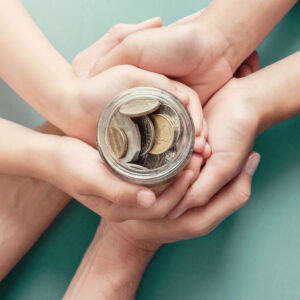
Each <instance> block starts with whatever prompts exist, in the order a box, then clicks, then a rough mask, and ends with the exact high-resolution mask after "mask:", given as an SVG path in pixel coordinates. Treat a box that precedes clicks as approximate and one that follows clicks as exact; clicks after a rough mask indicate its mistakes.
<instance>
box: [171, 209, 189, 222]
mask: <svg viewBox="0 0 300 300" xmlns="http://www.w3.org/2000/svg"><path fill="white" fill-rule="evenodd" d="M186 211H187V208H185V207H183V208H182V209H180V210H178V211H177V212H176V213H174V214H171V215H170V216H169V219H171V220H174V219H177V218H178V217H180V216H181V215H183V214H184V213H185V212H186Z"/></svg>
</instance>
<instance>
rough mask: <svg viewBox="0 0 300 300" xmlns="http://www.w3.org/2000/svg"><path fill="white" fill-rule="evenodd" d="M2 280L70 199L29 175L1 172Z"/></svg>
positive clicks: (0, 246) (0, 268) (0, 231)
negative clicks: (3, 173)
mask: <svg viewBox="0 0 300 300" xmlns="http://www.w3.org/2000/svg"><path fill="white" fill-rule="evenodd" d="M0 190H1V195H0V281H1V280H2V279H3V278H4V277H5V276H6V275H7V273H8V272H9V271H10V270H11V269H12V268H13V267H14V266H15V265H16V263H17V262H18V261H19V260H20V259H21V258H22V257H23V256H24V255H25V253H26V252H27V251H28V250H29V249H30V248H31V246H32V245H33V244H34V243H35V242H36V240H37V239H38V238H39V237H40V235H41V234H42V233H43V232H44V231H45V230H46V229H47V228H48V226H49V225H50V224H51V223H52V221H53V220H54V219H55V217H56V216H57V215H58V214H59V213H60V211H61V210H62V209H63V208H64V206H65V205H66V204H67V203H68V202H69V200H70V197H69V196H68V195H66V194H65V193H63V192H61V191H59V190H58V189H56V188H54V187H53V186H52V185H50V184H48V183H46V182H43V181H39V180H36V179H32V178H29V177H19V176H9V175H0Z"/></svg>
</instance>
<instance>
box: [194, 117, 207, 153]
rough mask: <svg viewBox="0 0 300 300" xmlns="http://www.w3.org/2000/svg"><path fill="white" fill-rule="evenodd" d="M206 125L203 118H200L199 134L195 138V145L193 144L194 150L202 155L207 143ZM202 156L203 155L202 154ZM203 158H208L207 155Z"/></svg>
mask: <svg viewBox="0 0 300 300" xmlns="http://www.w3.org/2000/svg"><path fill="white" fill-rule="evenodd" d="M207 133H208V131H207V125H206V122H205V120H202V130H201V134H200V137H196V140H195V145H194V151H195V152H198V153H201V154H202V155H203V152H205V150H207V149H205V146H206V144H207ZM203 157H204V156H203ZM204 158H208V156H206V157H204Z"/></svg>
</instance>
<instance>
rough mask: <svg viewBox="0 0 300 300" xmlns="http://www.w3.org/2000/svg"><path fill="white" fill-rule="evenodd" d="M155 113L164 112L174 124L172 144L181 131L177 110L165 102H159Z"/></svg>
mask: <svg viewBox="0 0 300 300" xmlns="http://www.w3.org/2000/svg"><path fill="white" fill-rule="evenodd" d="M156 113H158V114H164V115H167V116H169V117H170V118H171V120H172V122H173V124H174V126H175V138H174V142H173V145H174V144H175V143H176V142H177V141H178V139H179V137H180V135H181V133H182V125H181V120H180V118H179V116H178V114H177V112H176V111H175V110H174V109H173V108H171V107H170V106H168V105H166V104H161V105H160V107H159V109H158V110H157V112H156Z"/></svg>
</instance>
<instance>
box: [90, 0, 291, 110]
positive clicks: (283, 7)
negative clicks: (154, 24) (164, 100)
mask: <svg viewBox="0 0 300 300" xmlns="http://www.w3.org/2000/svg"><path fill="white" fill-rule="evenodd" d="M295 3H296V0H287V1H285V0H275V1H261V0H228V1H227V0H226V1H225V0H214V1H212V2H211V4H210V5H209V6H208V7H207V8H206V9H204V11H202V12H199V13H196V14H194V15H192V16H189V17H186V18H184V19H182V20H179V21H177V22H176V23H175V24H172V25H170V26H167V27H163V28H154V29H148V30H144V31H142V32H137V33H133V34H131V35H129V36H128V37H127V38H125V39H124V41H123V42H122V43H120V44H119V45H118V46H116V47H115V48H114V49H112V51H110V52H109V53H108V54H106V55H105V56H104V57H101V58H99V59H98V61H97V63H96V64H95V65H94V67H93V69H92V71H91V73H90V74H91V75H93V74H97V73H98V72H101V71H103V70H104V69H107V68H110V67H112V66H114V65H118V64H132V65H134V66H138V67H139V68H143V69H145V70H149V71H152V72H157V73H161V74H164V75H168V76H171V77H174V78H177V79H178V80H180V81H182V82H183V83H185V84H187V85H189V86H190V87H192V88H193V89H194V90H195V91H196V92H197V93H198V94H199V97H200V100H201V102H202V103H203V104H204V103H206V102H207V101H208V99H209V98H210V97H211V96H212V95H213V94H214V93H215V92H216V91H217V90H218V89H220V88H221V87H222V86H223V85H224V84H225V83H226V82H227V81H229V80H230V79H231V78H232V76H233V74H234V72H235V71H236V69H237V68H238V66H239V65H240V64H241V63H242V62H243V61H244V60H245V59H246V58H247V57H248V56H249V55H250V53H252V52H253V51H254V49H255V47H257V46H258V45H259V43H260V42H261V41H262V40H263V39H264V38H265V37H266V35H267V34H268V33H269V32H270V31H271V29H272V28H273V27H274V26H275V25H276V24H277V23H278V22H279V20H280V19H281V18H282V17H283V16H284V15H285V14H286V13H287V12H288V10H289V9H290V8H291V7H292V6H293V5H294V4H295ZM252 71H254V70H252Z"/></svg>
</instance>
